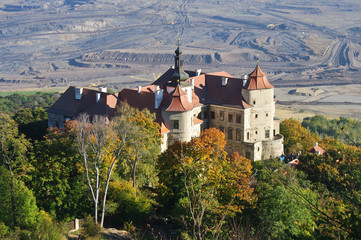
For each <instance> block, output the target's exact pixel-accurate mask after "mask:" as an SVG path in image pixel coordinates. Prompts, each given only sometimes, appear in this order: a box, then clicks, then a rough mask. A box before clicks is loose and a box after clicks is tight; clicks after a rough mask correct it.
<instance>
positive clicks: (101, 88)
mask: <svg viewBox="0 0 361 240" xmlns="http://www.w3.org/2000/svg"><path fill="white" fill-rule="evenodd" d="M99 91H101V92H103V93H106V92H108V88H107V87H100V88H99Z"/></svg>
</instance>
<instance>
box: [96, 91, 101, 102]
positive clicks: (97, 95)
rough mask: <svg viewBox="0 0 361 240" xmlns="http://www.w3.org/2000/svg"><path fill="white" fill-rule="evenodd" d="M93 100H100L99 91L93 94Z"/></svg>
mask: <svg viewBox="0 0 361 240" xmlns="http://www.w3.org/2000/svg"><path fill="white" fill-rule="evenodd" d="M95 100H96V101H97V102H99V100H100V93H97V94H96V95H95Z"/></svg>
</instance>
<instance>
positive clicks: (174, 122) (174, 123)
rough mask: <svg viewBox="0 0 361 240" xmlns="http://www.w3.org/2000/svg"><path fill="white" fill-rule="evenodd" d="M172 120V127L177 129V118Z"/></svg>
mask: <svg viewBox="0 0 361 240" xmlns="http://www.w3.org/2000/svg"><path fill="white" fill-rule="evenodd" d="M172 122H173V129H179V120H172Z"/></svg>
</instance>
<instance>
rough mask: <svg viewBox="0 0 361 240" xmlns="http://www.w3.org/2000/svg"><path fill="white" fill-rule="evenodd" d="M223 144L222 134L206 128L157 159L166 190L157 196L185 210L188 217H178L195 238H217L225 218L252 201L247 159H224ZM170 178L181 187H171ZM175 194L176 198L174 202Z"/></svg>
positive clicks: (176, 185) (161, 182) (235, 156)
mask: <svg viewBox="0 0 361 240" xmlns="http://www.w3.org/2000/svg"><path fill="white" fill-rule="evenodd" d="M225 145H226V141H225V137H224V134H223V133H222V132H221V131H219V130H217V129H214V128H213V129H207V130H205V131H203V132H202V133H201V135H200V137H199V138H195V139H193V140H192V141H191V142H190V143H176V144H175V147H174V146H173V147H170V148H169V150H167V151H166V152H165V153H164V154H162V156H161V157H160V160H159V166H158V167H159V172H160V175H159V180H160V186H161V190H165V192H161V193H160V194H161V195H162V196H163V197H166V198H167V195H168V196H169V197H170V198H171V199H172V201H178V206H180V207H183V208H184V207H186V208H185V209H187V210H188V215H184V214H183V215H181V217H182V218H183V219H184V220H185V221H184V222H185V223H187V222H191V223H192V224H190V225H191V233H192V236H193V238H194V239H204V238H206V237H207V236H209V234H211V235H213V236H212V237H213V238H216V239H217V238H219V237H220V234H221V233H222V226H223V224H224V222H225V219H226V218H227V217H228V216H232V215H233V214H234V213H237V212H241V210H242V202H243V201H247V202H251V201H252V200H253V198H252V188H251V187H250V186H249V179H250V176H251V169H252V166H251V164H250V160H247V159H245V158H243V157H241V156H239V155H238V154H233V155H232V156H231V157H227V153H226V152H225V150H224V147H225ZM165 161H168V163H165ZM169 174H172V175H169ZM172 176H175V177H176V179H177V180H178V181H180V182H181V184H180V183H175V184H174V179H173V181H171V182H168V181H169V179H170V178H172ZM173 185H174V186H173ZM182 185H183V186H182ZM172 188H173V189H172ZM177 191H178V194H177V195H178V199H174V196H175V193H176V192H177ZM179 192H180V193H182V194H179ZM185 209H183V211H184V210H185Z"/></svg>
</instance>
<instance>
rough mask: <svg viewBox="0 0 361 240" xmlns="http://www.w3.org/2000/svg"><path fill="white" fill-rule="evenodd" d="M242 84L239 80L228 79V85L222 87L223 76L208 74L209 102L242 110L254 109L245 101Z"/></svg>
mask: <svg viewBox="0 0 361 240" xmlns="http://www.w3.org/2000/svg"><path fill="white" fill-rule="evenodd" d="M242 84H243V80H241V79H239V78H228V81H227V84H226V85H225V86H222V76H216V75H210V74H206V88H207V102H208V103H210V104H219V105H228V106H232V107H237V108H242V109H246V108H250V107H252V106H251V105H249V104H248V103H247V102H246V101H245V100H244V99H243V96H242V94H241V90H242Z"/></svg>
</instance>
